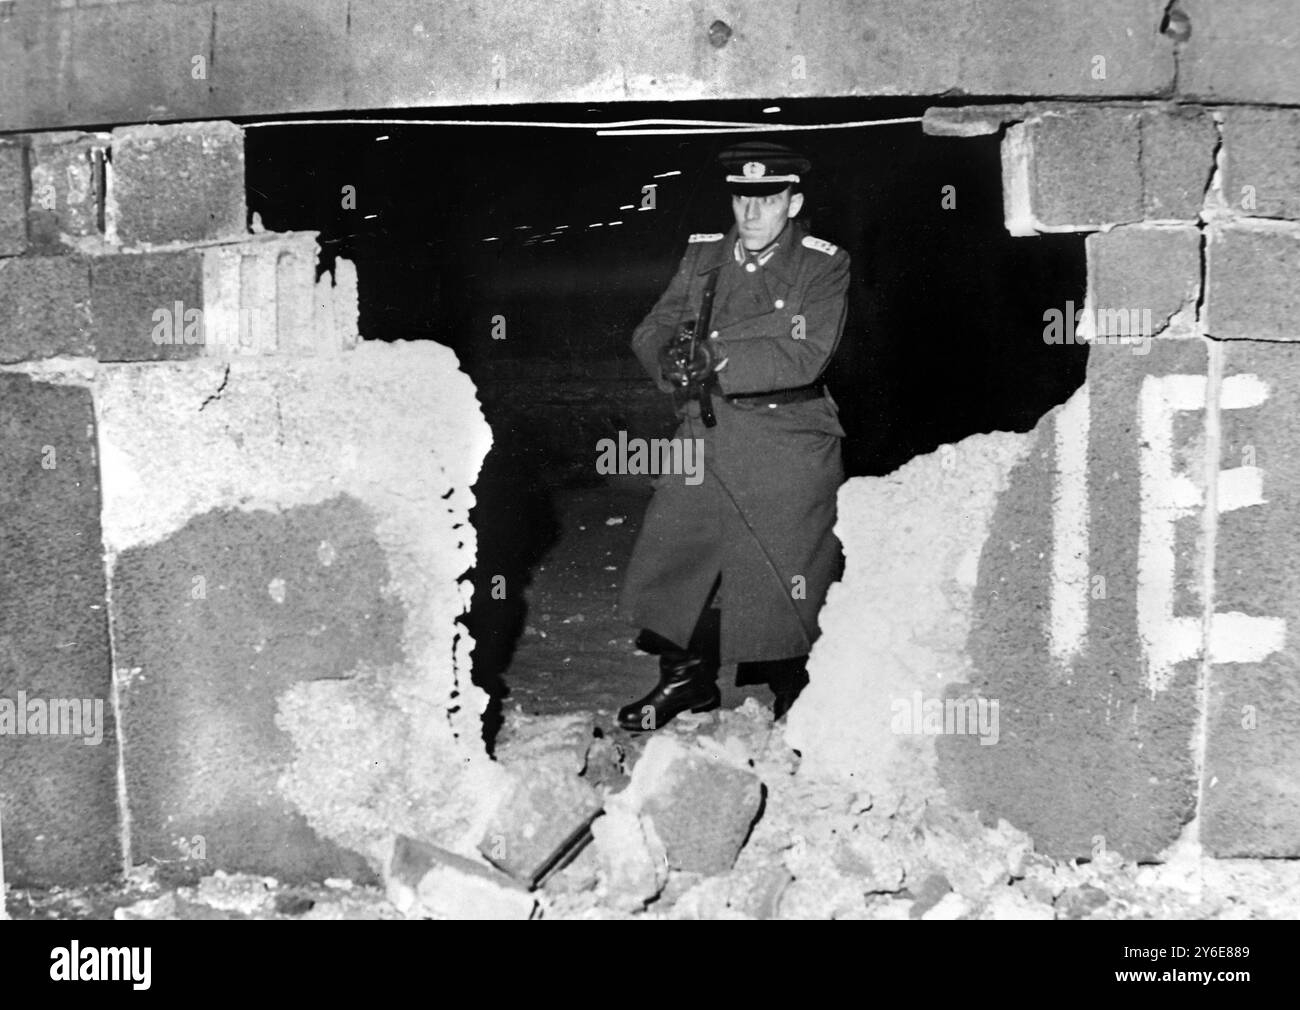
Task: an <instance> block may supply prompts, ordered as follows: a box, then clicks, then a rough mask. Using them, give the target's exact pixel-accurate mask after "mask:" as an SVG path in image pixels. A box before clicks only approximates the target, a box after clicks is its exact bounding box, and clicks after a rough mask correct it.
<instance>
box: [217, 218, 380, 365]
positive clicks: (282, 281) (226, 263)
mask: <svg viewBox="0 0 1300 1010" xmlns="http://www.w3.org/2000/svg"><path fill="white" fill-rule="evenodd" d="M317 234H318V233H317V232H288V233H284V234H274V233H268V234H266V235H262V236H259V237H257V238H253V239H249V240H247V241H244V242H232V243H227V244H223V245H219V246H211V247H209V248H206V249H204V250H203V307H204V324H205V335H206V336H205V341H204V353H205V354H207V355H209V356H216V357H225V356H229V355H232V354H238V355H250V354H251V355H256V354H317V353H321V354H329V353H336V352H338V351H341V350H347V349H350V348H352V347H355V346H356V343H357V340H358V339H359V338H358V333H357V318H358V307H357V287H356V267H355V266H354V265H353V264H352V263H350V262H349V261H347V260H345V259H341V258H340V259H337V260H336V261H335V269H334V274H333V275H331V274H329V273H325V274H322V275H321V277H320V279H319V280H317V278H316V262H317V258H318V256H319V254H320V247H319V245H317V243H316V238H317Z"/></svg>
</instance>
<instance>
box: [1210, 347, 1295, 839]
mask: <svg viewBox="0 0 1300 1010" xmlns="http://www.w3.org/2000/svg"><path fill="white" fill-rule="evenodd" d="M1223 357H1224V366H1223V373H1224V378H1223V384H1222V387H1221V390H1220V392H1219V406H1220V428H1221V443H1220V456H1219V466H1220V471H1219V478H1218V479H1219V497H1218V509H1219V516H1218V535H1217V541H1216V545H1215V591H1214V609H1215V617H1214V620H1215V622H1216V626H1215V628H1214V629H1213V630H1212V632H1211V643H1212V645H1211V647H1212V655H1211V659H1212V660H1213V663H1212V665H1211V667H1210V681H1209V698H1208V719H1207V733H1208V736H1207V739H1206V748H1205V769H1204V781H1203V782H1202V786H1201V788H1202V795H1203V802H1202V806H1201V830H1200V837H1201V842H1202V844H1203V845H1205V847H1206V849H1207V851H1208V852H1209V853H1211V854H1213V855H1215V856H1220V857H1235V856H1255V857H1258V856H1273V857H1284V858H1295V857H1296V856H1300V619H1298V618H1297V614H1300V570H1298V569H1297V566H1296V564H1295V558H1296V554H1297V549H1298V548H1297V543H1296V541H1297V532H1296V524H1295V517H1296V515H1297V514H1300V443H1297V439H1296V437H1295V431H1294V429H1295V427H1296V423H1297V421H1296V419H1297V418H1298V417H1300V349H1298V348H1295V347H1292V346H1291V345H1290V344H1268V343H1258V342H1253V341H1252V342H1249V343H1246V342H1240V343H1231V344H1227V345H1225V346H1224V348H1223Z"/></svg>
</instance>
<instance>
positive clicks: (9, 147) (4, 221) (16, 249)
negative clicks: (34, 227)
mask: <svg viewBox="0 0 1300 1010" xmlns="http://www.w3.org/2000/svg"><path fill="white" fill-rule="evenodd" d="M25 162H26V157H25V153H24V151H23V148H22V146H21V145H20V144H13V143H4V142H0V256H17V255H18V254H19V253H21V252H23V251H24V250H25V249H26V248H27V168H26V164H25Z"/></svg>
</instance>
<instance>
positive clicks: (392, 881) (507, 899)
mask: <svg viewBox="0 0 1300 1010" xmlns="http://www.w3.org/2000/svg"><path fill="white" fill-rule="evenodd" d="M386 878H387V883H388V900H389V901H391V902H392V903H393V905H395V906H396V907H397V908H398V910H400V911H401V912H402V914H404V915H406V916H408V917H410V918H437V919H457V920H495V919H528V918H530V917H531V916H532V914H533V910H534V909H535V908H536V907H537V901H536V899H535V898H534V897H533V896H532V895H531V894H529V893H528V892H527V891H526V890H524V889H523V888H522V887H520V886H519V885H518V884H516V883H515V882H514V881H513V880H511V879H510V878H509V877H507V876H505V875H504V874H502V873H499V872H497V871H496V870H494V869H492V868H491V867H490V866H484V865H483V864H482V863H476V862H474V860H472V859H467V858H465V857H464V856H461V855H457V854H456V853H455V852H448V851H447V850H446V849H442V848H439V847H438V846H436V845H429V844H428V843H426V842H421V841H417V840H416V839H413V838H407V837H406V836H405V835H399V836H398V837H397V839H396V840H395V841H394V843H393V856H392V859H391V861H390V863H389V866H388V872H387V874H386Z"/></svg>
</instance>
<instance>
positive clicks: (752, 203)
mask: <svg viewBox="0 0 1300 1010" xmlns="http://www.w3.org/2000/svg"><path fill="white" fill-rule="evenodd" d="M802 206H803V194H802V193H791V192H790V190H789V189H785V190H782V191H781V192H780V193H772V194H771V195H769V196H740V195H737V194H733V195H732V197H731V212H732V213H733V214H735V215H736V227H737V228H738V229H739V231H740V241H741V242H742V243H743V244H744V246H745V248H746V249H762V248H763V247H764V246H765V245H768V244H769V243H771V242H772V241H773V240H774V239H775V238H776V237H777V236H778V235H780V234H781V229H782V228H784V227H785V223H786V222H787V221H788V220H790V218H792V217H794V216H795V215H796V214H798V213H799V209H800V208H801V207H802Z"/></svg>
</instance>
